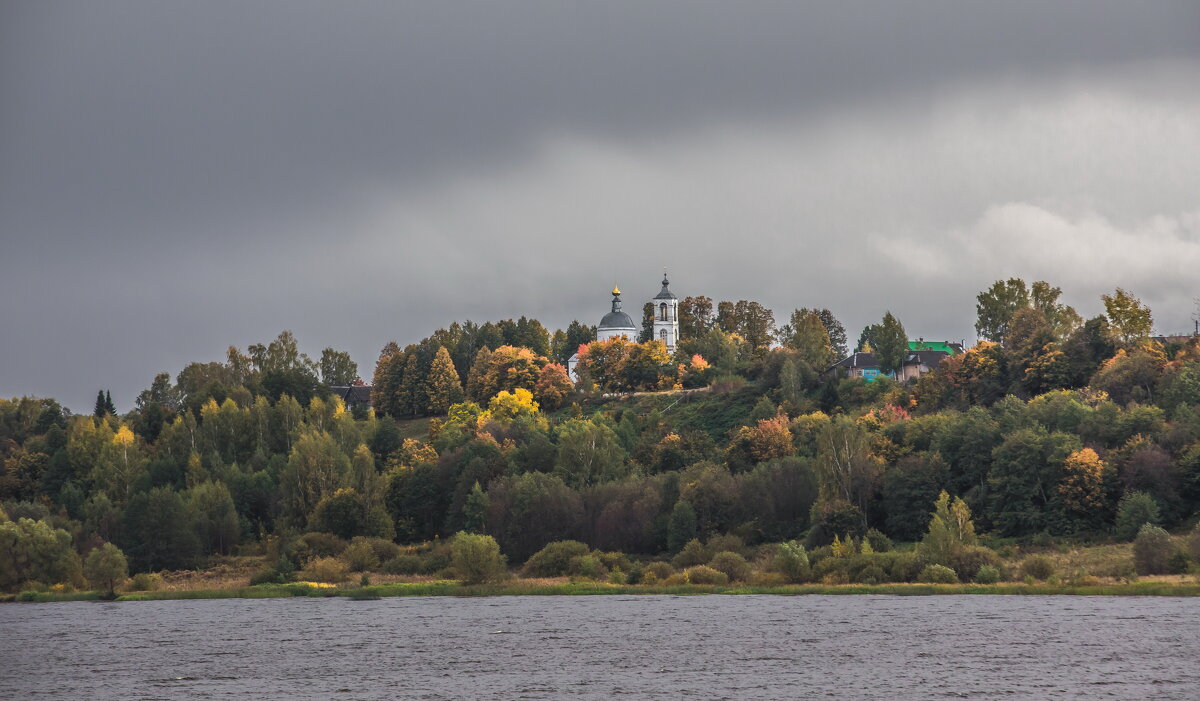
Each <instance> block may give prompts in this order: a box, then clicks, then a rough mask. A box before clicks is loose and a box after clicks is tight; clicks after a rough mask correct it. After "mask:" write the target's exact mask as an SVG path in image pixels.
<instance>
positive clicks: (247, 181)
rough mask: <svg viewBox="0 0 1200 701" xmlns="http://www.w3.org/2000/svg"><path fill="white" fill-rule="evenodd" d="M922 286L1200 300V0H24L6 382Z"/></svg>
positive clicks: (14, 27) (5, 323) (367, 359)
mask: <svg viewBox="0 0 1200 701" xmlns="http://www.w3.org/2000/svg"><path fill="white" fill-rule="evenodd" d="M663 266H668V267H669V268H670V274H671V280H672V289H673V290H674V291H675V292H676V293H677V294H678V295H679V296H680V297H683V296H686V295H697V294H705V295H708V296H710V297H712V298H713V299H731V300H736V299H742V298H745V299H756V300H759V301H761V302H762V303H764V304H765V305H767V306H768V307H771V308H773V309H774V310H775V316H776V319H777V320H780V321H783V320H786V317H787V315H788V313H789V312H790V310H791V309H793V308H795V307H800V306H810V307H811V306H819V307H829V308H830V309H832V310H833V311H834V313H835V314H836V315H837V316H838V317H839V318H840V319H841V320H842V321H843V322H844V323H845V325H846V327H847V329H848V331H849V333H850V335H851V337H852V338H856V337H857V334H858V331H859V330H860V329H861V328H862V326H863V325H865V324H867V323H870V322H873V321H877V320H878V319H879V318H880V317H881V316H882V315H883V313H884V312H885V311H886V310H889V309H890V310H891V311H892V312H893V313H895V314H896V315H897V316H898V317H899V318H900V320H901V321H902V322H903V323H904V325H905V327H906V329H907V330H908V332H909V335H910V336H912V337H917V336H924V337H925V338H937V339H956V340H957V339H966V340H967V341H968V342H972V341H973V340H974V329H973V323H974V312H975V310H974V295H975V294H976V293H977V292H978V291H979V290H981V289H983V288H985V287H987V286H988V285H989V284H990V283H991V282H992V281H993V280H995V279H997V278H1001V277H1009V276H1020V277H1024V278H1026V279H1027V280H1031V281H1032V280H1035V279H1046V280H1048V281H1050V282H1052V283H1054V284H1056V285H1059V286H1061V287H1062V288H1063V290H1064V298H1065V300H1066V301H1067V302H1069V303H1071V304H1074V305H1075V306H1076V307H1077V308H1078V309H1079V311H1080V312H1081V313H1082V314H1084V315H1085V316H1090V315H1094V314H1097V313H1099V312H1100V311H1101V304H1100V300H1099V295H1100V294H1101V293H1103V292H1106V291H1110V290H1112V289H1113V288H1114V287H1116V286H1118V285H1119V286H1122V287H1125V288H1127V289H1129V290H1131V291H1132V292H1133V293H1135V294H1137V295H1139V296H1140V297H1141V298H1142V299H1143V300H1144V301H1146V302H1147V303H1148V304H1150V305H1151V307H1152V309H1153V311H1154V317H1155V324H1156V329H1157V330H1158V331H1160V332H1173V331H1184V330H1188V329H1190V328H1191V315H1192V312H1193V298H1194V297H1195V296H1197V295H1200V289H1198V287H1200V285H1198V284H1197V281H1198V280H1200V275H1198V270H1200V4H1198V3H1195V2H1177V3H1174V2H1152V3H1132V2H1114V3H1110V2H1101V1H1098V0H1086V1H1083V2H1054V3H1046V2H1041V1H1039V2H1028V3H1022V2H1004V3H996V2H984V3H964V2H941V3H919V2H915V3H914V2H906V3H895V2H890V1H889V2H878V3H854V2H839V3H821V4H817V3H813V4H812V5H811V6H807V7H806V6H804V5H803V4H802V3H797V2H758V3H756V2H748V3H730V2H713V3H702V2H694V1H689V2H679V3H656V2H645V1H644V0H638V1H636V2H629V3H619V2H604V3H586V4H584V3H564V2H558V1H555V2H544V3H540V2H539V3H534V2H524V3H518V2H509V3H494V2H481V3H456V2H444V3H443V2H437V3H432V2H425V3H398V2H379V3H368V2H336V3H331V2H314V3H304V2H295V1H289V2H286V3H283V2H278V3H275V2H251V3H245V2H220V1H216V2H203V3H169V2H150V1H146V2H120V1H113V0H108V1H106V2H35V1H32V0H31V1H29V2H15V1H11V0H0V396H5V397H11V396H20V395H25V394H29V395H37V396H52V397H55V398H58V399H59V400H60V401H62V402H63V403H64V404H66V405H67V406H68V407H70V408H71V409H73V410H75V411H77V412H86V411H90V409H91V404H92V401H93V400H94V398H95V394H96V391H97V390H98V389H100V388H107V389H111V391H112V394H113V399H114V400H115V402H116V404H117V406H118V408H119V409H121V410H127V409H129V408H131V407H132V404H133V400H134V398H135V396H136V394H137V393H138V392H139V391H140V390H141V389H143V388H145V387H147V386H148V385H149V383H150V381H151V379H152V378H153V376H154V374H155V373H157V372H161V371H169V372H171V373H172V375H174V374H176V373H178V371H179V370H180V369H181V368H182V367H183V366H184V365H185V364H187V363H188V362H191V361H209V360H221V359H222V358H223V354H224V349H225V348H226V347H227V346H228V345H231V344H233V345H237V346H239V347H241V348H243V349H244V348H245V346H247V345H248V344H251V343H256V342H266V341H269V340H270V339H272V338H274V337H275V336H276V335H277V334H278V333H279V332H280V331H281V330H283V329H291V330H292V331H293V332H294V333H295V334H296V335H297V337H298V338H299V340H300V344H301V347H302V349H303V350H305V351H307V352H308V353H309V354H310V355H313V356H316V355H319V353H320V350H321V349H322V348H324V347H326V346H333V347H336V348H338V349H342V350H347V351H349V352H350V353H351V355H352V356H353V357H354V359H355V360H356V361H357V362H358V364H359V369H360V373H361V374H362V375H363V376H364V377H365V378H367V379H368V380H369V378H370V376H371V374H372V372H373V368H374V363H375V359H376V357H377V355H378V353H379V350H380V348H382V346H383V345H384V344H385V343H386V342H388V341H389V340H396V341H398V342H400V343H401V344H404V343H409V342H414V341H416V340H419V339H420V338H422V337H424V336H426V335H428V333H429V332H431V331H432V330H434V329H435V328H437V327H439V326H444V325H446V324H448V323H449V322H450V321H452V320H455V319H459V320H462V319H468V318H469V319H473V320H476V321H485V320H488V319H500V318H508V317H516V316H520V315H522V314H526V315H530V316H534V317H537V318H539V319H541V320H542V321H543V323H545V324H546V326H547V327H549V328H550V329H554V328H555V327H559V326H565V325H566V324H567V323H569V322H570V321H571V320H572V319H579V320H581V321H583V322H586V323H592V324H594V323H596V322H597V321H598V320H599V318H600V316H602V315H603V313H604V312H605V311H607V306H608V290H609V289H610V288H611V286H612V285H613V283H614V282H615V283H617V284H619V285H620V286H621V288H622V289H623V290H624V291H625V293H626V294H625V300H626V302H627V306H628V307H629V308H636V307H638V306H639V305H640V303H641V302H642V301H643V300H644V299H646V298H649V297H652V296H653V295H654V294H655V293H657V291H658V280H659V277H660V275H661V269H662V267H663Z"/></svg>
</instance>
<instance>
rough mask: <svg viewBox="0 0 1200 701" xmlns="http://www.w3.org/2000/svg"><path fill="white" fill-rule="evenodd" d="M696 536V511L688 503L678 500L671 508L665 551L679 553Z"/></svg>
mask: <svg viewBox="0 0 1200 701" xmlns="http://www.w3.org/2000/svg"><path fill="white" fill-rule="evenodd" d="M696 535H697V528H696V510H695V509H693V508H692V505H691V504H690V503H689V502H687V501H686V500H683V499H680V500H679V501H677V502H675V506H674V507H672V508H671V519H670V520H669V521H668V522H667V550H669V551H670V552H673V553H677V552H679V551H680V550H682V549H683V546H684V545H685V544H687V542H688V541H690V540H693V539H695V538H696Z"/></svg>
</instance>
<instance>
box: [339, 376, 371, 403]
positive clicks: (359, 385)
mask: <svg viewBox="0 0 1200 701" xmlns="http://www.w3.org/2000/svg"><path fill="white" fill-rule="evenodd" d="M329 391H330V392H332V393H333V396H335V397H339V398H341V400H342V402H344V403H345V404H346V409H347V410H349V411H354V410H355V409H370V408H371V385H368V384H367V383H365V382H363V381H362V380H355V381H354V384H352V385H343V386H337V385H332V386H330V387H329Z"/></svg>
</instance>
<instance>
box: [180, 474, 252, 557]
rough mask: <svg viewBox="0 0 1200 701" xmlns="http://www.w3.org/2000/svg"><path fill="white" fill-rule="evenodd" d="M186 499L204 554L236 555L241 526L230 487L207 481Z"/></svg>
mask: <svg viewBox="0 0 1200 701" xmlns="http://www.w3.org/2000/svg"><path fill="white" fill-rule="evenodd" d="M185 497H186V500H187V505H188V511H189V513H190V515H191V522H192V523H193V524H194V527H195V529H196V537H197V538H198V539H199V541H200V547H201V549H202V551H203V552H205V553H217V554H219V555H228V554H230V553H232V552H233V548H234V546H235V545H237V543H238V539H239V536H240V534H241V526H240V524H239V522H238V514H237V509H236V508H235V507H234V504H233V497H232V495H230V493H229V487H227V486H226V485H225V483H224V482H204V483H202V484H198V485H196V486H194V487H192V488H191V489H189V490H188V491H187V493H186V495H185Z"/></svg>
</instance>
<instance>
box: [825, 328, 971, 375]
mask: <svg viewBox="0 0 1200 701" xmlns="http://www.w3.org/2000/svg"><path fill="white" fill-rule="evenodd" d="M868 348H869V346H868ZM962 352H963V344H961V343H955V342H953V341H926V340H925V339H923V338H921V339H917V340H916V341H909V342H908V351H907V353H905V355H904V364H903V365H902V366H901V368H900V371H899V372H896V373H893V372H890V371H889V372H885V371H884V370H883V369H882V368H881V367H880V364H879V360H878V359H877V358H876V357H875V353H873V352H871V351H870V350H866V351H859V352H857V353H851V354H850V355H848V356H846V357H845V358H843V359H842V360H839V361H838V362H836V363H834V364H833V366H832V367H830V368H829V370H828V371H827V374H834V373H837V374H838V375H839V376H844V377H861V378H862V379H864V380H866V381H867V382H872V381H874V380H875V378H877V377H879V376H880V375H883V376H886V377H892V378H893V379H895V380H897V381H899V382H907V381H908V380H915V379H917V378H919V377H921V376H922V375H925V374H926V373H928V372H930V371H931V370H933V369H934V368H936V367H937V366H938V365H939V364H940V363H941V362H942V360H943V359H944V358H948V357H950V356H952V355H958V354H959V353H962Z"/></svg>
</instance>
